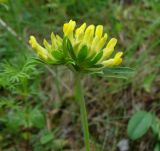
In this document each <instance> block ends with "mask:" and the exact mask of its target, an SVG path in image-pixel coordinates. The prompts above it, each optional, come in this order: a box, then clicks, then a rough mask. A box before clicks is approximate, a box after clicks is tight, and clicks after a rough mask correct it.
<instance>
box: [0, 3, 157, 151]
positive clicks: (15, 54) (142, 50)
mask: <svg viewBox="0 0 160 151" xmlns="http://www.w3.org/2000/svg"><path fill="white" fill-rule="evenodd" d="M159 10H160V5H159V0H152V1H151V0H142V1H138V0H133V1H130V0H126V1H123V0H98V1H97V0H88V1H86V0H79V1H76V0H27V1H25V0H2V1H1V0H0V52H1V53H0V58H1V61H0V150H2V151H61V150H63V151H69V150H75V151H79V150H84V149H85V148H84V143H83V137H82V132H81V131H80V129H81V128H80V127H81V124H80V116H79V107H78V105H77V102H76V100H75V97H74V93H73V91H72V89H74V82H73V76H74V75H73V74H72V72H71V71H69V70H68V69H67V68H66V67H64V66H53V65H50V66H48V65H45V64H43V63H40V62H39V60H35V59H34V58H36V57H34V52H33V51H32V49H31V47H30V46H29V43H28V40H29V36H30V35H35V36H36V37H37V41H40V42H41V43H42V40H43V38H44V37H45V38H46V39H47V40H48V39H50V33H51V32H52V31H54V32H55V33H58V34H59V35H62V30H61V29H62V25H63V24H64V23H65V22H68V21H69V20H70V19H73V20H76V22H77V24H78V25H81V24H82V23H83V22H86V23H87V24H88V25H89V24H95V25H98V24H101V25H103V26H104V30H105V32H107V33H108V35H109V39H111V38H112V37H116V38H117V39H118V45H117V46H116V50H120V51H123V53H124V57H123V63H122V66H126V67H130V68H132V69H133V70H134V72H132V74H130V73H129V72H128V71H127V70H126V69H125V70H123V71H122V70H116V71H112V73H113V72H114V75H109V76H107V77H105V78H104V77H101V76H95V75H92V76H86V77H84V78H83V79H82V80H83V81H82V82H83V86H84V88H85V89H84V91H85V100H86V106H87V111H88V120H89V130H90V146H91V151H92V150H93V151H115V150H117V149H118V150H120V151H121V149H120V148H121V147H119V145H118V144H119V143H120V142H121V141H123V140H124V139H125V140H128V141H129V144H128V146H129V150H131V151H151V150H153V149H155V151H158V150H159V148H160V147H159V134H158V133H157V131H156V130H157V129H156V128H155V127H154V125H159V124H158V123H159V101H160V93H159V92H160V91H159V90H160V77H159V72H160V71H159V69H160V53H159V48H160V47H159V44H160V38H159V35H160V15H159ZM127 69H128V70H129V68H127ZM105 72H106V73H107V74H108V73H110V72H111V71H110V70H107V71H105ZM115 76H116V77H117V76H118V77H119V78H118V79H117V78H114V77H115ZM126 77H127V78H126ZM140 110H145V111H140ZM137 111H139V112H138V113H136V112H137ZM134 113H136V114H135V115H134V116H133V118H131V121H132V120H134V121H135V122H129V123H131V125H130V124H129V126H128V133H127V125H128V121H129V119H130V117H131V116H132V115H133V114H134ZM135 116H136V118H135ZM144 118H146V119H147V120H148V121H151V120H153V121H152V122H148V125H146V126H145V128H144V127H143V119H144ZM137 120H140V121H141V123H140V124H141V125H140V126H141V127H142V128H141V129H140V130H142V129H143V128H144V129H143V131H140V132H139V133H141V135H140V134H139V135H136V134H135V133H134V131H132V129H134V130H138V131H139V129H136V128H137V127H136V126H137V125H138V124H137V125H135V124H132V123H138V122H137ZM153 122H154V124H152V123H153ZM150 123H151V124H150ZM148 130H149V131H148ZM130 132H131V133H130ZM146 132H147V133H146ZM152 132H153V134H152ZM142 135H143V136H144V135H145V137H141V136H142ZM130 138H131V139H130ZM154 138H155V139H154ZM135 139H138V140H136V141H135ZM155 146H156V147H155Z"/></svg>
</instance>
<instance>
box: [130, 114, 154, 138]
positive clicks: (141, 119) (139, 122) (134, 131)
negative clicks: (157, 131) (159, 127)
mask: <svg viewBox="0 0 160 151" xmlns="http://www.w3.org/2000/svg"><path fill="white" fill-rule="evenodd" d="M151 124H152V114H151V113H148V112H145V111H139V112H137V113H135V114H134V115H133V116H132V117H131V119H130V121H129V124H128V130H127V131H128V136H129V137H130V138H131V139H132V140H136V139H138V138H140V137H141V136H143V135H144V134H145V133H146V132H147V130H148V129H149V128H150V127H151Z"/></svg>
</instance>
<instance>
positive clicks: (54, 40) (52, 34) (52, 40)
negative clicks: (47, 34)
mask: <svg viewBox="0 0 160 151" xmlns="http://www.w3.org/2000/svg"><path fill="white" fill-rule="evenodd" d="M51 43H52V46H51V48H52V49H53V50H54V49H57V47H58V46H57V42H56V36H55V34H54V33H53V32H52V33H51Z"/></svg>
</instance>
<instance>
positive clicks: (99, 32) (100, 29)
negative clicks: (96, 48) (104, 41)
mask: <svg viewBox="0 0 160 151" xmlns="http://www.w3.org/2000/svg"><path fill="white" fill-rule="evenodd" d="M102 34H103V26H102V25H98V26H97V27H96V32H95V35H96V36H97V37H99V38H101V37H102Z"/></svg>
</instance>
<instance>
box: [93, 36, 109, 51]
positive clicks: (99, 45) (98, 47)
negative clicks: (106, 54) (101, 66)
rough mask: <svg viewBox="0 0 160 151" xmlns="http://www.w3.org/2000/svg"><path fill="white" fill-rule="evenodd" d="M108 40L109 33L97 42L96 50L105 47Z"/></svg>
mask: <svg viewBox="0 0 160 151" xmlns="http://www.w3.org/2000/svg"><path fill="white" fill-rule="evenodd" d="M106 40H107V34H105V35H104V36H103V37H102V38H101V39H100V41H99V42H98V43H97V46H96V51H100V50H101V49H102V48H103V47H104V45H105V43H106Z"/></svg>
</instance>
